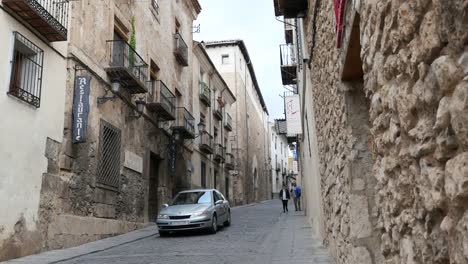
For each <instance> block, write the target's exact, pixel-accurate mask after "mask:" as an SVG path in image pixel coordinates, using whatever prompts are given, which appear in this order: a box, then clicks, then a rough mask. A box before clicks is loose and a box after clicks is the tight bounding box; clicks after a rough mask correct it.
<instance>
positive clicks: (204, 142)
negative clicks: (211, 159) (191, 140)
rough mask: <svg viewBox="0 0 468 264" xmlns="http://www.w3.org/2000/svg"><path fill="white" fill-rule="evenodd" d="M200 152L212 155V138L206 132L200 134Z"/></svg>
mask: <svg viewBox="0 0 468 264" xmlns="http://www.w3.org/2000/svg"><path fill="white" fill-rule="evenodd" d="M199 149H200V151H202V152H204V153H206V154H213V136H212V135H210V134H209V133H208V132H207V131H206V130H205V131H203V132H201V134H200V146H199Z"/></svg>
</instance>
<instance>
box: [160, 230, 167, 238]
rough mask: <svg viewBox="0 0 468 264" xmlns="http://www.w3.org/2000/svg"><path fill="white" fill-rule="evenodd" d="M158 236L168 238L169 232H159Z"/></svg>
mask: <svg viewBox="0 0 468 264" xmlns="http://www.w3.org/2000/svg"><path fill="white" fill-rule="evenodd" d="M159 236H160V237H167V236H169V231H163V230H159Z"/></svg>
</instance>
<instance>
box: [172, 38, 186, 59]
mask: <svg viewBox="0 0 468 264" xmlns="http://www.w3.org/2000/svg"><path fill="white" fill-rule="evenodd" d="M174 55H175V57H176V59H177V62H179V64H180V65H182V66H188V46H187V44H186V43H185V41H184V39H183V38H182V36H181V35H180V34H179V33H175V34H174Z"/></svg>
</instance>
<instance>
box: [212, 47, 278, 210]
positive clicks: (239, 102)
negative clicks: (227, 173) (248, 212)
mask: <svg viewBox="0 0 468 264" xmlns="http://www.w3.org/2000/svg"><path fill="white" fill-rule="evenodd" d="M205 47H206V50H207V52H208V54H209V56H210V58H211V60H212V61H213V63H214V65H216V68H217V69H218V71H219V72H220V73H221V76H222V77H223V79H224V80H225V81H226V83H227V84H228V86H229V87H230V88H231V90H232V92H233V94H234V96H235V97H236V102H235V103H234V104H233V106H232V115H233V116H232V119H233V122H232V124H233V131H232V134H231V144H232V152H233V153H232V154H233V155H234V156H235V158H236V159H235V168H234V170H233V172H232V173H231V178H232V188H233V189H232V193H233V195H234V197H233V202H234V204H236V205H237V204H246V203H252V202H254V201H261V200H266V199H268V198H269V197H270V192H271V176H270V169H269V167H268V166H269V164H270V160H269V158H270V157H269V156H270V147H269V144H270V142H269V138H268V137H269V133H268V130H269V129H268V111H267V108H266V105H265V102H264V100H263V97H262V94H261V91H260V87H259V85H258V82H257V79H256V76H255V71H254V68H253V64H252V61H251V60H250V56H249V54H248V52H247V48H246V46H245V43H244V42H243V41H242V40H226V41H214V42H206V43H205Z"/></svg>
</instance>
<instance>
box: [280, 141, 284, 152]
mask: <svg viewBox="0 0 468 264" xmlns="http://www.w3.org/2000/svg"><path fill="white" fill-rule="evenodd" d="M280 146H281V148H280V149H281V154H283V142H280Z"/></svg>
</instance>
